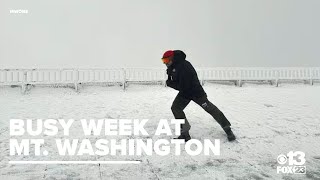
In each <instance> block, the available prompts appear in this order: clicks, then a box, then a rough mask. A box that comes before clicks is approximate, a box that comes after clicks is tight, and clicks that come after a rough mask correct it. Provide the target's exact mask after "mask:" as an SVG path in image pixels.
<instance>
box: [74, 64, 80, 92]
mask: <svg viewBox="0 0 320 180" xmlns="http://www.w3.org/2000/svg"><path fill="white" fill-rule="evenodd" d="M74 73H75V75H76V76H75V78H74V89H75V90H76V92H78V91H79V86H78V85H79V70H78V69H74Z"/></svg>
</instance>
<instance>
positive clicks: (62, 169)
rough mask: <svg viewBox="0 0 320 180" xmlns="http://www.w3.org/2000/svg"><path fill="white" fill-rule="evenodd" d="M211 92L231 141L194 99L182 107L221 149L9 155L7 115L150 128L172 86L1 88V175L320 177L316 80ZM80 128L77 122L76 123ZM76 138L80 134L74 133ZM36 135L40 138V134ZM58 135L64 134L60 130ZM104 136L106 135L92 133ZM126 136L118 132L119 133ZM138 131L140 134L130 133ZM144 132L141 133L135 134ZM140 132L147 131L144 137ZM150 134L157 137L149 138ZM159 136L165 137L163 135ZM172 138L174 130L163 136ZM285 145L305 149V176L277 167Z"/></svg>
mask: <svg viewBox="0 0 320 180" xmlns="http://www.w3.org/2000/svg"><path fill="white" fill-rule="evenodd" d="M204 89H205V90H206V92H207V94H208V99H209V100H210V101H211V102H212V103H213V104H215V105H216V106H217V107H218V108H219V109H220V110H221V111H222V112H223V113H224V114H225V116H226V117H227V118H228V119H229V120H230V122H231V123H232V127H233V130H234V133H235V135H236V136H237V141H236V142H228V141H227V139H226V136H225V134H224V132H223V131H222V129H221V127H220V126H219V125H218V124H217V123H216V122H215V120H214V119H213V118H212V117H211V116H210V115H209V114H207V113H206V112H205V111H204V110H202V108H201V107H200V106H198V105H197V104H195V103H193V102H191V103H190V104H189V105H188V106H187V108H186V109H185V113H186V116H187V118H188V119H189V122H190V124H191V126H192V127H191V131H190V134H191V136H192V138H195V139H199V140H203V139H211V140H212V141H213V140H214V139H220V140H221V155H220V156H204V155H199V156H190V155H188V154H187V153H186V152H185V151H182V154H181V156H175V155H174V154H173V153H172V154H170V155H167V156H159V155H152V156H147V155H142V156H80V157H78V156H73V157H69V156H59V155H58V154H57V152H55V153H54V152H53V151H50V150H51V149H52V148H53V143H50V138H52V137H49V136H43V137H40V138H43V139H45V140H47V141H48V142H47V141H46V142H47V143H45V145H44V147H46V149H47V150H49V152H52V153H51V154H49V155H48V156H38V157H35V156H32V155H31V156H10V155H9V147H10V146H9V139H10V136H9V120H10V119H12V118H21V119H27V118H31V119H39V118H42V119H48V118H52V119H61V118H62V119H69V118H71V119H75V120H80V119H101V118H109V119H110V118H113V119H124V118H128V119H133V118H137V119H149V122H148V126H146V127H145V128H146V130H147V131H151V132H152V131H154V129H155V128H156V127H157V124H158V121H159V120H160V119H172V118H173V115H172V113H171V109H170V107H171V103H172V102H173V99H174V97H175V95H176V94H177V91H175V90H173V89H170V88H167V87H163V86H161V85H133V84H131V85H129V86H128V87H127V89H126V90H123V89H122V88H121V87H119V86H110V87H102V86H83V87H82V88H81V89H80V92H76V91H75V90H74V89H72V88H54V87H35V88H32V89H31V91H29V92H27V93H26V94H24V95H23V94H21V92H20V90H19V88H11V87H0V107H1V108H0V179H199V180H200V179H201V180H202V179H239V180H243V179H320V85H319V84H315V85H313V86H311V85H309V84H280V87H274V86H271V85H268V84H244V86H243V87H236V86H233V85H227V84H211V83H207V84H205V86H204ZM79 131H80V128H79ZM73 133H74V134H73V137H80V138H82V139H83V138H84V137H81V133H80V132H78V133H77V132H73ZM38 138H39V137H38ZM60 138H61V137H60ZM94 138H103V137H90V139H93V140H94ZM116 138H119V139H120V138H123V137H116ZM128 138H139V137H128ZM140 138H142V137H140ZM144 138H145V137H144ZM149 138H152V139H154V140H156V139H159V138H161V137H149ZM162 138H163V137H162ZM165 138H167V139H170V138H172V137H165ZM289 151H302V152H304V153H305V154H306V164H305V166H306V168H307V173H306V174H305V175H295V174H277V172H276V167H277V166H278V165H279V164H278V163H277V156H278V155H280V154H286V153H288V152H289ZM10 160H11V161H12V160H25V161H27V160H83V161H86V160H94V161H97V160H99V161H106V160H140V161H141V163H140V164H122V165H114V164H107V165H95V164H93V165H45V164H42V165H16V164H9V163H8V162H9V161H10Z"/></svg>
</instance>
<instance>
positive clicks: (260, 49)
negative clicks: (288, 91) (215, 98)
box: [0, 0, 320, 68]
mask: <svg viewBox="0 0 320 180" xmlns="http://www.w3.org/2000/svg"><path fill="white" fill-rule="evenodd" d="M17 9H23V10H24V9H25V10H28V14H13V13H10V10H17ZM319 9H320V0H158V1H156V0H50V1H49V0H28V1H26V0H1V1H0V24H1V25H0V27H1V28H0V68H36V67H41V68H45V67H48V68H57V67H58V68H62V67H105V68H108V67H163V66H164V65H163V64H162V62H161V59H160V58H161V56H162V54H163V52H164V51H165V50H168V49H181V50H183V51H185V53H186V54H187V60H189V61H190V62H191V63H193V64H194V65H195V66H197V67H216V66H320V48H319V47H320V10H319Z"/></svg>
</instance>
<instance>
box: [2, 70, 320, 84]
mask: <svg viewBox="0 0 320 180" xmlns="http://www.w3.org/2000/svg"><path fill="white" fill-rule="evenodd" d="M197 73H198V77H199V79H200V80H201V81H202V83H204V82H205V81H211V80H224V81H225V80H227V81H229V80H231V81H239V84H240V85H241V81H246V80H274V81H276V82H277V83H278V81H279V80H309V81H310V82H311V83H312V81H313V80H319V79H320V67H310V68H308V67H275V68H274V67H270V68H266V67H246V68H244V67H216V68H197ZM166 79H167V75H166V71H165V69H161V68H119V69H103V68H101V69H97V68H95V69H0V85H21V86H22V85H25V84H60V83H64V84H66V83H75V84H78V83H90V82H93V83H94V82H108V83H120V84H123V85H125V84H126V83H130V82H164V81H165V80H166ZM124 87H125V86H124Z"/></svg>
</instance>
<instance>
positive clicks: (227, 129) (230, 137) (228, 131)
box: [223, 127, 236, 141]
mask: <svg viewBox="0 0 320 180" xmlns="http://www.w3.org/2000/svg"><path fill="white" fill-rule="evenodd" d="M223 130H224V131H225V132H226V134H227V138H228V141H234V140H236V136H235V135H234V134H233V132H232V130H231V128H230V127H225V128H223Z"/></svg>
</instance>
